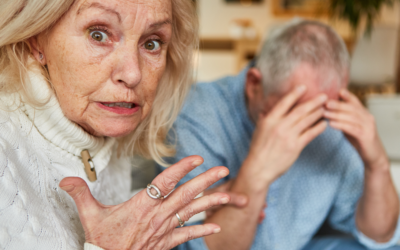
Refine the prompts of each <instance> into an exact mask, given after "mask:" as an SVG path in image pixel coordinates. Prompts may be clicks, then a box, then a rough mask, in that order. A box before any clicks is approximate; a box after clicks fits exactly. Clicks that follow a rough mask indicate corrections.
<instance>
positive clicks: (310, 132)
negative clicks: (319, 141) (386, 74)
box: [205, 88, 327, 250]
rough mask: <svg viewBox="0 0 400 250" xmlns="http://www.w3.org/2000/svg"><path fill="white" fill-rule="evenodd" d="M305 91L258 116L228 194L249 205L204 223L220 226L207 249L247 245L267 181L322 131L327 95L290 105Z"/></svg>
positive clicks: (227, 210)
mask: <svg viewBox="0 0 400 250" xmlns="http://www.w3.org/2000/svg"><path fill="white" fill-rule="evenodd" d="M304 91H305V89H304V88H298V89H296V90H294V91H292V92H291V93H289V94H288V95H287V96H286V97H284V98H283V99H282V100H281V101H280V102H279V103H278V104H277V105H276V106H275V107H274V109H273V110H272V111H271V112H270V113H269V114H268V115H260V118H259V120H258V122H257V126H256V130H255V132H254V134H253V139H252V143H251V146H250V152H249V155H248V157H247V158H246V160H245V161H244V163H243V165H242V167H241V169H240V171H239V173H238V176H237V178H236V180H235V182H234V183H233V185H232V188H231V191H232V192H236V193H241V194H244V195H247V197H248V199H249V201H248V205H247V206H246V207H244V208H241V209H239V208H234V207H229V206H226V207H223V208H221V209H220V210H219V211H218V212H216V213H215V214H214V215H212V216H211V217H210V218H207V220H206V222H208V223H209V222H212V223H216V224H218V225H220V226H221V228H222V231H221V232H220V233H219V234H218V235H217V236H216V237H206V238H205V241H206V244H207V246H208V247H209V249H211V250H224V249H229V250H236V249H249V248H250V246H251V245H252V242H253V239H254V236H255V233H256V228H257V223H258V217H259V214H260V211H261V210H262V209H263V206H264V204H265V198H266V195H267V192H268V188H269V185H270V184H271V183H272V182H273V181H274V180H276V179H277V178H278V177H279V176H281V175H282V174H284V173H285V172H286V171H287V170H288V169H289V168H290V166H291V165H292V164H293V163H294V162H295V161H296V159H297V158H298V156H299V154H300V153H301V151H302V150H303V148H304V147H305V146H306V145H307V144H308V143H309V142H310V141H312V140H313V139H314V138H315V137H317V136H318V135H319V134H321V133H322V132H323V131H324V130H325V128H326V122H325V121H320V122H318V123H317V121H318V120H319V119H320V118H321V117H322V114H323V109H322V108H321V107H322V105H324V103H325V101H326V99H327V97H326V96H325V95H320V96H318V97H316V98H315V99H313V100H311V101H309V102H307V103H304V104H301V105H298V106H296V107H295V108H293V106H294V105H295V103H296V101H297V100H298V99H299V98H300V97H301V96H302V95H303V94H304ZM292 108H293V109H292ZM314 124H315V125H314ZM313 125H314V126H313ZM266 216H268V214H267V215H266Z"/></svg>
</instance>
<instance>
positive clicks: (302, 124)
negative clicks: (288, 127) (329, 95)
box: [294, 108, 324, 135]
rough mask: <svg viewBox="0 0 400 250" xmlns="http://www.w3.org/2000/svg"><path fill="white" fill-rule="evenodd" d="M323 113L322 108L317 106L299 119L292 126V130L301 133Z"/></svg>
mask: <svg viewBox="0 0 400 250" xmlns="http://www.w3.org/2000/svg"><path fill="white" fill-rule="evenodd" d="M323 115H324V109H323V108H319V109H317V110H315V111H314V112H312V113H311V114H309V115H307V116H305V117H304V118H303V119H302V120H300V121H299V122H298V123H297V124H296V125H295V128H294V132H295V133H296V134H297V135H301V134H302V133H303V132H304V131H305V130H306V129H308V128H310V127H311V126H312V125H314V124H315V123H316V122H317V121H318V120H320V119H321V118H322V117H323Z"/></svg>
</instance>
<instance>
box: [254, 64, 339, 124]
mask: <svg viewBox="0 0 400 250" xmlns="http://www.w3.org/2000/svg"><path fill="white" fill-rule="evenodd" d="M321 75H322V76H321ZM325 77H327V76H326V75H324V74H319V72H318V70H317V69H315V68H314V67H313V66H311V65H309V64H307V63H301V64H300V65H299V66H297V67H296V68H295V69H294V70H293V72H292V74H291V75H290V76H289V78H288V80H287V81H286V82H285V83H283V85H284V86H287V88H286V89H285V90H283V91H282V93H277V94H270V95H268V96H266V97H265V98H264V95H263V94H262V89H261V86H260V90H259V92H260V94H258V95H256V96H255V98H253V100H248V112H249V114H250V117H251V118H252V120H253V121H257V119H258V114H259V113H260V112H261V111H262V112H263V113H268V112H269V111H270V110H271V109H272V108H273V107H274V106H275V105H276V104H277V103H278V102H279V101H280V100H281V99H282V98H283V97H284V96H285V95H286V94H287V93H289V92H290V91H292V90H293V89H294V88H296V87H297V86H300V85H305V86H306V87H307V91H306V93H305V94H304V95H303V96H302V97H301V98H300V100H299V101H298V102H297V105H298V104H301V103H304V102H307V101H309V100H311V99H313V98H315V97H316V96H317V95H318V94H321V93H325V94H326V95H327V96H328V99H333V100H338V99H339V90H340V88H341V87H345V86H346V84H347V83H341V84H338V83H337V82H335V81H337V78H333V79H332V80H331V81H330V82H329V83H328V84H327V85H328V86H330V87H328V88H326V87H325V88H323V87H321V85H322V82H323V81H325V80H326V79H329V78H326V79H325Z"/></svg>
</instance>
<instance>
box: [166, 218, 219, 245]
mask: <svg viewBox="0 0 400 250" xmlns="http://www.w3.org/2000/svg"><path fill="white" fill-rule="evenodd" d="M220 231H221V227H220V226H218V225H216V224H211V223H207V224H203V225H196V226H189V227H181V228H175V229H174V231H173V233H172V245H171V246H170V248H173V247H175V246H177V245H180V244H182V243H184V242H186V241H189V240H193V239H196V238H200V237H204V236H208V235H211V234H216V233H219V232H220Z"/></svg>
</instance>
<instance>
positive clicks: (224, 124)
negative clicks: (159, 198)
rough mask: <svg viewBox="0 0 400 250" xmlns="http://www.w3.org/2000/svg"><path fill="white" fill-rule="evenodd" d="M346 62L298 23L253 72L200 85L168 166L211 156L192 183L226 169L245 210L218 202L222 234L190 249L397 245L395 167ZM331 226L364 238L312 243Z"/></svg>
mask: <svg viewBox="0 0 400 250" xmlns="http://www.w3.org/2000/svg"><path fill="white" fill-rule="evenodd" d="M348 67H349V56H348V52H347V50H346V47H345V45H344V43H343V41H342V40H341V38H340V37H339V36H338V35H337V34H336V33H335V32H334V31H333V30H332V29H331V28H329V27H328V26H326V25H324V24H321V23H318V22H313V21H293V22H291V23H289V24H287V25H285V26H283V27H281V28H279V29H277V30H275V31H274V32H273V33H272V34H271V35H270V37H269V38H268V39H267V40H266V41H265V43H264V45H263V48H262V50H261V53H260V54H259V56H258V58H257V60H256V63H255V67H249V68H246V69H245V70H244V71H242V72H241V73H240V74H239V75H238V76H235V77H227V78H223V79H220V80H218V81H216V82H212V83H205V84H197V85H196V86H195V87H194V88H193V89H192V93H191V96H189V98H188V100H187V103H186V105H185V107H184V109H183V111H182V113H181V114H180V117H179V119H178V120H177V122H176V124H175V134H176V135H177V138H178V143H177V144H178V148H177V155H176V157H175V158H173V159H170V160H171V162H176V161H178V160H180V159H181V158H183V157H186V156H189V155H193V154H198V155H200V156H202V157H203V158H204V164H203V165H202V166H200V167H198V168H197V169H195V170H193V171H192V172H191V173H190V174H188V175H187V176H186V178H185V180H184V181H188V180H190V179H192V178H194V177H195V176H196V175H198V174H199V173H201V172H204V171H205V170H207V169H209V168H211V167H213V166H218V165H224V166H227V167H228V168H229V169H230V175H229V176H228V177H227V178H225V181H226V182H228V184H224V185H225V186H224V187H225V188H226V189H228V191H230V192H234V193H237V194H241V195H245V196H246V197H247V204H246V206H244V207H241V208H238V207H235V206H223V207H221V208H220V209H219V210H218V211H216V212H215V213H213V214H212V215H211V216H208V217H207V219H206V221H207V222H214V223H217V224H219V225H221V227H222V231H221V233H219V234H217V235H213V236H208V237H206V238H205V239H197V240H192V241H190V242H188V243H186V244H184V245H182V246H180V248H181V249H196V250H197V249H207V248H208V249H211V250H224V249H227V250H235V249H263V250H264V249H276V250H277V249H282V250H292V249H307V250H309V249H318V250H321V249H337V250H339V249H340V250H345V249H367V248H372V249H398V248H397V247H393V245H395V244H396V242H397V241H398V240H399V237H400V230H399V229H398V228H399V227H398V217H399V216H398V215H399V200H398V197H397V194H396V191H395V189H394V186H393V183H392V180H391V177H390V172H389V168H390V166H389V161H388V159H387V157H386V154H385V152H384V149H383V147H382V145H381V143H380V141H379V138H378V136H377V133H376V129H375V124H374V121H373V118H372V117H371V115H370V114H368V112H367V111H366V110H365V109H364V108H363V107H362V105H361V104H360V102H359V101H358V100H357V98H356V97H355V96H353V95H352V94H351V93H349V92H348V91H347V90H345V87H346V85H347V81H348V73H349V70H348ZM357 151H358V153H357ZM219 184H222V182H220V183H219ZM236 201H237V203H239V202H238V200H236ZM265 203H267V204H268V206H267V207H266V208H265V207H264V205H265ZM263 211H264V212H265V214H266V217H265V219H264V220H263V221H262V222H261V223H260V224H259V223H258V221H259V215H260V213H262V212H263ZM326 219H327V220H328V221H329V223H330V224H331V226H332V227H333V228H336V229H338V230H341V231H344V232H348V233H352V234H353V236H354V238H355V240H351V239H345V240H341V239H320V240H317V239H314V240H313V239H312V238H313V236H314V234H315V233H316V232H317V230H318V229H319V227H320V226H321V224H322V223H323V222H324V221H325V220H326Z"/></svg>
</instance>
